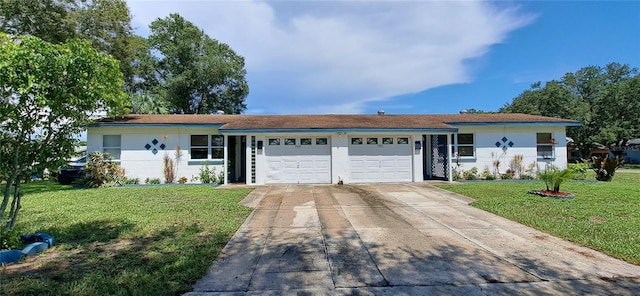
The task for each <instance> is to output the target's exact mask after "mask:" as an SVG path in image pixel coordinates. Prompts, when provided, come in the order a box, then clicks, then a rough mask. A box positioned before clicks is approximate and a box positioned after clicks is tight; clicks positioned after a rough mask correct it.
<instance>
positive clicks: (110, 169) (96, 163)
mask: <svg viewBox="0 0 640 296" xmlns="http://www.w3.org/2000/svg"><path fill="white" fill-rule="evenodd" d="M88 159H89V161H88V162H87V166H86V168H85V174H86V175H85V177H84V179H83V180H82V182H83V183H84V184H85V185H87V186H88V187H92V188H96V187H111V186H115V185H122V184H124V183H126V178H125V176H124V170H122V168H121V167H120V165H119V164H117V163H115V162H113V157H111V156H109V155H108V154H105V153H98V152H94V153H90V154H89V157H88Z"/></svg>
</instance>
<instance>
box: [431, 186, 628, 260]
mask: <svg viewBox="0 0 640 296" xmlns="http://www.w3.org/2000/svg"><path fill="white" fill-rule="evenodd" d="M438 187H440V188H443V189H446V190H450V191H453V192H456V193H459V194H462V195H466V196H469V197H473V198H475V199H476V201H475V202H473V203H472V205H473V206H475V207H477V208H480V209H483V210H486V211H489V212H492V213H495V214H497V215H500V216H502V217H505V218H508V219H511V220H514V221H517V222H520V223H522V224H525V225H528V226H531V227H534V228H536V229H539V230H542V231H544V232H547V233H551V234H554V235H557V236H559V237H562V238H565V239H567V240H570V241H573V242H575V243H578V244H581V245H584V246H587V247H590V248H593V249H596V250H599V251H602V252H604V253H607V254H609V255H611V256H613V257H617V258H620V259H623V260H626V261H628V262H631V263H634V264H640V235H639V234H638V230H639V229H640V193H639V191H638V189H639V188H640V174H637V173H617V174H616V175H615V177H614V178H613V181H612V182H578V181H570V182H568V183H564V184H562V186H561V187H560V191H565V192H566V191H568V192H571V193H573V194H575V195H576V197H575V198H574V199H554V198H549V197H544V198H543V197H539V196H537V195H532V194H528V193H527V192H528V191H529V190H530V189H544V183H543V182H469V183H463V184H460V185H439V186H438Z"/></svg>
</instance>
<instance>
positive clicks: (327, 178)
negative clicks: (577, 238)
mask: <svg viewBox="0 0 640 296" xmlns="http://www.w3.org/2000/svg"><path fill="white" fill-rule="evenodd" d="M579 125H580V123H579V122H577V121H572V120H566V119H559V118H551V117H543V116H534V115H525V114H451V115H389V114H382V113H381V114H378V115H193V114H189V115H187V114H184V115H181V114H174V115H139V114H132V115H127V116H125V117H122V118H118V119H103V120H100V121H98V122H97V123H95V124H92V125H91V126H89V127H88V133H87V142H88V148H87V151H88V152H94V151H97V152H107V153H109V154H110V155H112V156H113V157H114V158H115V159H116V161H118V162H119V163H120V164H121V166H122V167H123V168H124V169H125V172H126V175H127V176H128V177H136V178H139V179H140V180H144V179H145V178H160V179H161V180H163V157H164V155H169V156H170V157H171V158H175V152H176V148H178V147H180V149H181V150H182V151H183V154H182V156H181V158H180V161H179V163H178V172H177V178H179V177H187V178H189V179H191V178H192V177H193V176H197V175H198V173H199V170H200V167H201V166H202V165H203V164H207V165H209V166H210V167H211V166H213V167H215V168H216V169H217V170H218V171H219V172H220V171H224V172H225V173H224V176H225V183H236V182H240V183H246V184H248V185H253V184H255V185H261V184H277V183H292V184H297V183H314V184H321V183H326V184H330V183H334V184H335V183H338V182H340V181H342V182H344V183H377V182H422V181H424V180H451V179H452V170H453V169H459V170H468V169H471V168H472V167H477V168H479V169H480V170H482V169H483V168H486V167H491V166H492V165H494V161H495V160H496V158H502V159H503V161H502V162H501V163H502V165H501V167H500V168H499V169H500V171H506V170H507V168H508V162H509V161H508V159H509V158H511V157H513V156H514V155H522V156H524V161H523V162H524V163H525V164H530V163H541V164H545V165H549V164H553V165H555V166H557V167H559V168H564V167H566V165H567V149H566V128H567V127H569V126H579Z"/></svg>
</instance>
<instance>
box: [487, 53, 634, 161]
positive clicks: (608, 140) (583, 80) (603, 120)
mask: <svg viewBox="0 0 640 296" xmlns="http://www.w3.org/2000/svg"><path fill="white" fill-rule="evenodd" d="M500 112H514V113H527V114H534V115H544V116H551V117H561V118H568V119H574V120H577V121H580V122H581V123H582V126H580V127H570V128H569V129H568V131H567V135H568V136H569V137H571V138H573V140H574V141H575V143H577V144H578V146H579V147H580V148H581V152H582V154H583V155H589V149H590V148H591V146H592V145H593V144H594V143H602V144H607V145H609V144H623V143H624V142H626V141H627V140H629V139H633V138H636V137H639V136H640V75H639V74H638V71H637V69H635V68H631V67H629V66H628V65H621V64H618V63H610V64H608V65H606V66H605V67H596V66H589V67H585V68H582V69H580V70H578V71H576V72H575V73H567V74H565V75H564V76H563V77H562V78H561V79H559V80H552V81H549V82H547V83H546V84H544V86H543V85H542V84H541V83H540V82H538V83H535V84H533V85H532V86H531V89H529V90H525V91H524V92H523V93H522V94H520V95H519V96H518V97H516V98H514V99H513V101H512V102H511V103H509V104H506V105H505V106H504V107H502V108H500Z"/></svg>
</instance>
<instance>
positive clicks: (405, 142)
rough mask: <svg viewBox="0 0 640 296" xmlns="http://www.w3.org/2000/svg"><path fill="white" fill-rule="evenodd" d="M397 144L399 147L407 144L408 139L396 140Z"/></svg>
mask: <svg viewBox="0 0 640 296" xmlns="http://www.w3.org/2000/svg"><path fill="white" fill-rule="evenodd" d="M397 143H398V144H400V145H406V144H409V138H398V142H397Z"/></svg>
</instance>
